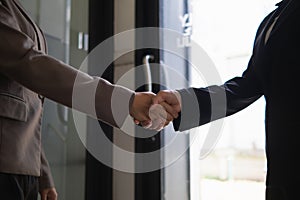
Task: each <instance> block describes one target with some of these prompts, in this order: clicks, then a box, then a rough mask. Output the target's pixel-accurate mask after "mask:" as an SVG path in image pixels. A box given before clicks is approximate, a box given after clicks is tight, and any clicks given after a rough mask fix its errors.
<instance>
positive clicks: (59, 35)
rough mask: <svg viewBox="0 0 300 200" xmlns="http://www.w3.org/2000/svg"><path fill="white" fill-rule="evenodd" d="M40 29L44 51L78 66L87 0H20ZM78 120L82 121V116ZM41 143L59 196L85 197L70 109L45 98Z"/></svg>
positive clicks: (80, 148)
mask: <svg viewBox="0 0 300 200" xmlns="http://www.w3.org/2000/svg"><path fill="white" fill-rule="evenodd" d="M21 3H22V4H23V6H24V7H25V8H26V10H27V11H28V12H29V14H30V15H31V17H32V18H33V19H34V20H35V22H36V23H37V24H38V25H39V26H40V28H41V29H42V30H43V32H44V34H45V37H46V40H47V44H48V54H49V55H51V56H53V57H55V58H57V59H59V60H61V61H63V62H65V63H68V64H70V65H72V66H74V67H79V66H80V65H81V63H82V61H83V60H84V58H85V57H86V55H87V53H88V52H87V51H88V37H87V36H88V3H89V1H81V0H51V1H49V0H21ZM81 122H82V123H83V126H85V125H84V124H85V123H86V119H82V120H81ZM42 143H43V147H44V150H45V153H46V157H47V158H48V161H49V164H50V167H51V171H52V174H53V178H54V182H55V185H56V189H57V192H58V194H59V199H64V200H69V199H72V200H83V199H84V198H85V157H86V156H85V154H86V151H85V148H84V146H83V145H82V143H81V141H80V139H79V137H78V134H77V131H76V129H75V127H74V124H73V120H72V114H71V112H70V110H69V109H68V108H66V107H64V106H62V105H60V104H57V103H55V102H53V101H51V100H48V99H46V100H45V104H44V116H43V125H42Z"/></svg>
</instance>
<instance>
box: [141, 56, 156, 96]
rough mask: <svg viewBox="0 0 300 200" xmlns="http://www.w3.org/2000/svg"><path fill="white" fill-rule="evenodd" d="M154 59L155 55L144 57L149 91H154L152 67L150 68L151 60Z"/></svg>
mask: <svg viewBox="0 0 300 200" xmlns="http://www.w3.org/2000/svg"><path fill="white" fill-rule="evenodd" d="M153 60H154V56H153V55H146V56H145V57H144V58H143V64H144V66H145V67H146V69H145V70H144V72H145V79H146V81H145V83H146V90H147V91H148V92H152V76H151V68H150V61H153Z"/></svg>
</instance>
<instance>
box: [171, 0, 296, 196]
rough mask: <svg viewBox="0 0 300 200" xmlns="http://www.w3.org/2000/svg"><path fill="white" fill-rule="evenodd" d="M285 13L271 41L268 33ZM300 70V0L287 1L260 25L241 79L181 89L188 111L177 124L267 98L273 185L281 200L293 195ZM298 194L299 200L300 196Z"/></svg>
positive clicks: (187, 126)
mask: <svg viewBox="0 0 300 200" xmlns="http://www.w3.org/2000/svg"><path fill="white" fill-rule="evenodd" d="M279 13H281V14H280V17H279V18H278V21H277V23H276V24H275V26H274V28H273V29H272V32H271V34H270V37H269V39H268V40H267V42H266V43H265V35H266V32H267V30H268V28H269V27H270V25H271V24H272V22H273V21H274V19H275V17H276V16H278V14H279ZM299 72H300V2H299V1H298V0H290V1H289V0H284V1H282V2H280V3H279V4H278V8H277V9H275V10H274V11H273V12H271V13H270V14H269V15H268V16H267V17H266V18H265V19H264V20H263V21H262V23H261V25H260V26H259V28H258V31H257V35H256V38H255V42H254V48H253V54H252V57H251V59H250V61H249V64H248V67H247V69H246V71H245V72H244V73H243V75H242V76H241V77H235V78H233V79H231V80H229V81H227V82H226V83H225V84H223V85H221V86H216V85H214V86H209V87H206V88H188V89H183V90H179V92H180V94H181V97H182V111H181V116H180V118H179V119H177V120H176V121H175V122H174V128H175V129H176V130H181V131H183V130H187V129H190V128H193V127H196V126H200V125H202V124H205V123H208V122H211V121H214V120H217V119H220V118H222V117H225V116H229V115H232V114H234V113H236V112H238V111H240V110H242V109H244V108H246V107H247V106H249V105H250V104H252V103H253V102H254V101H256V100H257V99H259V98H260V97H261V96H264V97H265V100H266V154H267V161H268V172H267V183H266V184H267V188H268V189H269V188H279V190H280V191H281V192H280V195H282V198H279V199H292V197H293V196H292V195H296V192H295V193H294V194H291V188H294V189H293V191H297V189H296V188H297V187H298V186H299V185H300V184H299V182H298V181H299V180H300V175H299V170H300V165H299V164H298V163H299V161H298V159H299V158H300V156H299V153H300V149H299V147H300V140H299V139H300V101H299V98H298V96H299V95H298V92H299V86H300V82H299V81H300V78H299V74H300V73H299ZM212 102H213V103H212ZM195 107H199V109H195ZM249 123H251V121H249ZM241 131H243V130H241ZM297 195H298V198H294V197H293V199H300V193H298V194H297ZM277 196H278V195H277Z"/></svg>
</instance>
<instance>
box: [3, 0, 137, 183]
mask: <svg viewBox="0 0 300 200" xmlns="http://www.w3.org/2000/svg"><path fill="white" fill-rule="evenodd" d="M46 51H47V50H46V42H45V38H44V36H43V33H42V31H41V30H40V29H39V28H38V26H37V25H36V24H35V23H34V22H33V21H32V20H31V19H30V18H29V16H28V15H27V14H26V12H25V10H24V9H23V8H22V7H21V5H20V3H19V2H18V1H17V0H0V172H4V173H14V174H26V175H33V176H40V177H41V178H40V179H41V183H40V184H41V187H51V186H53V181H52V179H51V174H50V170H49V166H48V163H47V161H46V159H45V157H44V155H43V153H42V148H41V133H40V131H41V117H42V101H41V98H40V96H44V97H46V98H49V99H51V100H54V101H56V102H58V103H61V104H63V105H65V106H68V107H73V108H76V109H77V110H79V111H82V112H85V113H88V114H90V115H92V116H94V117H97V118H98V119H100V120H102V121H104V122H106V123H108V124H111V125H113V126H117V127H120V126H121V125H122V122H124V120H125V118H126V117H128V105H129V103H130V101H131V99H132V97H133V94H134V92H133V91H131V90H127V89H126V88H123V87H120V86H115V85H112V84H110V83H109V82H107V81H105V80H103V79H101V78H99V77H91V76H89V75H87V74H84V73H81V72H79V71H77V70H76V69H74V68H73V67H71V66H68V65H66V64H64V63H62V62H61V61H59V60H56V59H55V58H53V57H51V56H49V55H47V54H46ZM76 76H77V78H78V77H79V81H77V82H78V83H77V84H76V85H77V86H75V87H77V88H79V89H78V90H77V93H79V94H80V91H82V92H84V94H83V95H82V98H83V99H80V100H79V101H77V103H76V105H75V104H74V103H73V104H74V105H72V94H73V89H74V82H75V79H76ZM90 88H95V91H96V92H95V96H94V100H95V102H96V104H95V107H94V108H95V114H93V113H90V111H89V110H90V108H88V105H86V104H87V103H86V101H85V99H84V98H87V96H86V95H87V94H89V93H87V92H86V91H88V90H89V89H90ZM78 91H79V92H78ZM113 92H116V94H118V95H117V96H118V98H117V99H118V101H111V97H112V95H113ZM77 96H78V95H77ZM112 107H114V108H117V109H119V110H120V112H118V120H117V121H116V120H115V118H114V117H113V114H112V109H111V108H112ZM95 115H97V116H95Z"/></svg>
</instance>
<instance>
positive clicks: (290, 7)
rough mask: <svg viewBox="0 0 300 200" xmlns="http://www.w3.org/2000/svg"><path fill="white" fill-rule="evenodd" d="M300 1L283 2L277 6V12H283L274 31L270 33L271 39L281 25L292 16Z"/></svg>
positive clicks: (288, 0)
mask: <svg viewBox="0 0 300 200" xmlns="http://www.w3.org/2000/svg"><path fill="white" fill-rule="evenodd" d="M299 3H300V1H299V0H283V1H281V2H279V3H277V4H276V6H278V8H277V11H276V12H281V14H280V16H279V18H278V20H277V22H276V24H275V26H274V27H273V30H272V31H271V33H270V37H271V36H272V35H273V34H274V33H275V32H276V31H277V30H278V28H279V27H280V24H282V23H284V22H285V21H286V20H287V18H288V17H289V15H290V14H292V13H293V12H294V11H295V10H296V9H297V8H298V7H299V5H300V4H299Z"/></svg>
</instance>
